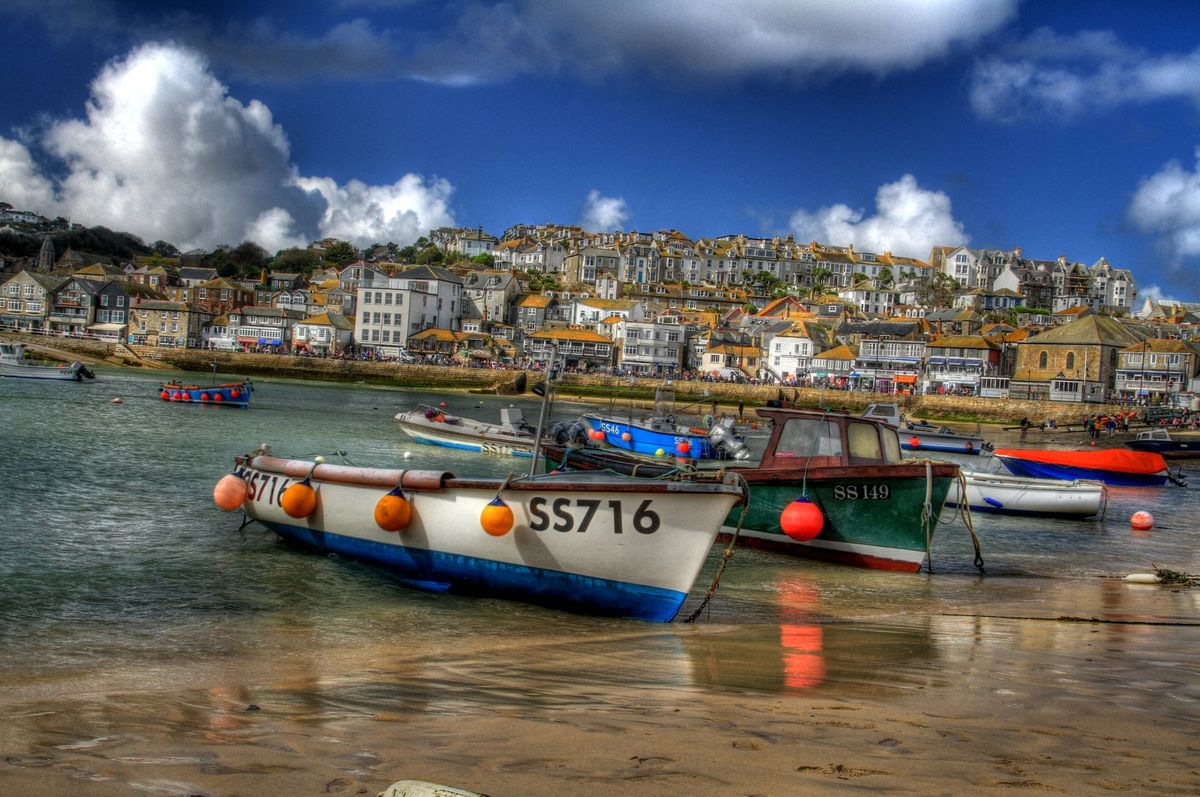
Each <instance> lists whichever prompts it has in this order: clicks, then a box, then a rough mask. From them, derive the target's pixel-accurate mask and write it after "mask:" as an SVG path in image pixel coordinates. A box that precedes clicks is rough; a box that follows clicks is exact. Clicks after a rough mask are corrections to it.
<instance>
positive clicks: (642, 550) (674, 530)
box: [214, 453, 744, 622]
mask: <svg viewBox="0 0 1200 797" xmlns="http://www.w3.org/2000/svg"><path fill="white" fill-rule="evenodd" d="M235 474H236V476H234V477H226V479H230V478H233V479H235V481H234V485H235V486H239V489H242V490H243V491H242V492H241V493H240V494H239V496H238V497H235V498H234V499H233V501H231V502H230V503H229V504H228V505H227V504H221V505H222V506H223V508H229V509H241V510H242V511H243V512H245V514H246V515H247V516H248V517H250V518H252V519H254V520H257V521H259V522H260V523H262V524H263V525H265V526H266V527H267V528H269V529H271V530H272V531H275V532H276V533H278V534H279V535H280V536H282V537H284V538H286V539H288V540H291V541H294V542H297V543H300V544H303V545H304V546H306V547H311V548H315V549H317V550H320V551H327V552H330V553H337V554H339V555H342V556H347V557H351V558H355V559H361V560H364V561H367V562H371V563H373V564H377V565H381V566H383V567H384V568H386V569H387V570H388V571H389V572H390V573H392V574H393V575H395V576H396V577H398V578H399V579H400V580H401V581H402V582H403V583H405V584H407V585H409V586H413V587H417V588H420V589H426V590H432V591H456V592H463V593H469V594H476V595H485V596H489V597H499V598H510V599H516V600H521V601H526V602H529V603H537V604H540V605H544V606H550V607H552V608H557V609H565V610H568V611H574V612H580V613H585V614H601V615H608V616H615V617H630V618H636V619H640V620H652V621H661V622H666V621H668V620H671V619H672V618H673V617H674V616H675V614H676V613H677V612H678V611H679V608H680V606H681V605H682V604H683V601H684V599H685V598H686V597H687V595H688V592H689V591H690V590H691V588H692V585H693V584H694V583H695V580H696V577H697V576H698V575H699V573H700V568H701V567H702V566H703V564H704V562H705V560H706V559H707V557H708V553H709V550H710V548H711V547H712V544H713V541H714V540H715V539H716V536H717V531H718V529H720V527H721V524H722V522H723V521H724V519H725V517H726V516H727V515H728V514H729V511H730V510H731V509H732V508H733V506H734V505H735V504H737V503H738V502H739V501H741V500H743V499H744V493H743V488H742V487H740V486H737V485H735V484H732V483H729V484H726V483H697V482H686V481H685V482H678V481H650V480H646V479H635V478H630V477H628V476H619V475H616V474H603V473H601V474H589V473H574V472H572V473H560V474H549V475H541V476H525V477H521V478H517V479H495V478H458V477H455V476H454V475H453V474H452V473H444V472H440V471H415V470H407V471H406V470H392V469H386V468H360V467H350V466H345V465H333V464H324V463H317V462H311V461H305V460H288V459H281V458H278V457H273V456H270V455H269V454H267V453H256V454H254V455H247V456H242V457H238V458H237V459H236V470H235ZM238 478H240V479H242V480H244V483H245V485H247V487H246V488H241V487H240V485H238V483H237V481H236V480H237V479H238ZM730 478H734V477H730ZM225 481H226V480H222V482H225ZM299 485H304V486H303V487H300V486H299ZM219 486H220V485H219ZM289 488H290V490H291V491H292V492H289ZM297 496H299V498H303V499H304V500H298V498H297ZM214 497H216V495H215V494H214ZM238 498H241V499H242V500H241V502H240V503H238ZM285 507H287V508H285ZM396 507H400V508H401V511H400V512H396V511H395V509H396ZM298 515H299V516H298ZM398 516H399V520H396V518H397V517H398ZM389 528H390V529H392V530H389Z"/></svg>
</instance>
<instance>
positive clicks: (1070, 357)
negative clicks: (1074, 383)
mask: <svg viewBox="0 0 1200 797" xmlns="http://www.w3.org/2000/svg"><path fill="white" fill-rule="evenodd" d="M1074 367H1075V352H1073V351H1069V352H1067V370H1068V371H1070V370H1071V369H1072V368H1074Z"/></svg>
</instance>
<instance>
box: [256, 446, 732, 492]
mask: <svg viewBox="0 0 1200 797" xmlns="http://www.w3.org/2000/svg"><path fill="white" fill-rule="evenodd" d="M234 462H236V463H237V464H238V465H242V466H244V467H247V468H251V469H253V470H258V471H264V472H266V473H275V474H278V475H281V476H290V477H293V478H311V479H313V480H314V481H319V482H329V483H332V484H344V485H347V486H352V487H375V488H393V487H396V486H397V485H401V486H403V487H404V488H405V489H411V490H426V491H434V490H453V489H474V490H496V491H497V493H499V492H500V491H502V490H503V491H505V492H507V491H510V490H511V491H515V492H534V491H539V490H540V491H546V490H547V488H550V489H553V490H554V491H558V492H598V491H599V492H620V493H647V492H649V493H720V494H727V495H736V496H739V497H743V496H742V489H741V488H740V487H739V486H738V485H737V484H729V483H726V482H724V481H721V482H717V481H702V482H693V481H652V480H646V479H636V478H634V477H627V476H620V475H617V476H615V477H614V478H612V479H611V480H607V481H598V480H596V479H595V477H591V478H588V479H581V480H580V481H578V482H571V481H568V480H567V479H565V478H564V477H563V475H562V474H555V475H554V477H553V478H548V477H547V476H546V475H541V476H534V477H529V476H522V477H520V478H515V479H502V478H497V477H465V478H460V477H457V476H455V475H454V474H453V473H451V472H450V471H430V470H405V469H395V468H364V467H356V466H352V465H333V464H330V463H318V462H311V461H309V460H303V459H285V458H283V457H275V456H269V455H261V454H260V455H257V456H255V455H249V454H241V455H238V456H236V457H234Z"/></svg>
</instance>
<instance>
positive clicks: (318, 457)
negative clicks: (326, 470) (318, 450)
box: [313, 454, 325, 462]
mask: <svg viewBox="0 0 1200 797" xmlns="http://www.w3.org/2000/svg"><path fill="white" fill-rule="evenodd" d="M313 461H314V462H324V461H325V457H323V456H321V455H320V454H318V455H317V456H315V457H313Z"/></svg>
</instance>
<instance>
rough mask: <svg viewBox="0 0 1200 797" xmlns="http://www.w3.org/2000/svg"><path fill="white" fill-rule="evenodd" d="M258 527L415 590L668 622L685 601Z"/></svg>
mask: <svg viewBox="0 0 1200 797" xmlns="http://www.w3.org/2000/svg"><path fill="white" fill-rule="evenodd" d="M263 525H265V526H266V527H267V528H269V529H271V530H273V531H274V532H276V533H277V534H279V535H280V536H282V537H286V538H287V539H290V540H294V541H296V542H299V543H301V544H303V545H306V546H310V547H313V548H317V549H318V550H322V551H331V552H333V553H337V554H341V555H342V556H347V557H350V558H352V559H360V560H362V561H365V562H371V563H372V564H377V565H381V566H383V567H385V568H387V569H388V570H389V571H390V572H391V573H393V574H395V575H396V576H398V577H399V579H400V580H401V581H402V582H403V583H405V584H407V585H410V586H413V587H417V588H419V589H426V590H433V591H444V590H453V591H455V592H464V593H468V594H474V595H487V596H490V597H499V598H512V599H515V600H520V601H525V602H528V603H536V604H539V605H541V606H549V607H551V608H554V609H565V610H567V611H572V612H578V613H581V614H601V615H607V616H613V617H632V618H635V619H639V620H652V621H656V622H668V621H670V620H671V619H672V618H673V617H674V616H675V614H676V613H677V612H678V611H679V607H680V606H682V605H683V601H684V599H685V598H686V597H687V594H686V593H683V592H676V591H675V590H669V589H663V588H661V587H649V586H644V585H640V584H628V583H624V582H620V581H612V580H609V579H603V578H595V577H592V576H581V575H577V574H574V573H563V572H561V571H558V570H546V569H543V568H537V567H529V566H528V565H518V564H511V563H509V562H495V561H491V560H489V559H480V558H477V557H473V556H463V555H461V554H450V553H443V552H440V551H428V550H424V549H421V548H407V547H404V546H402V545H389V544H385V543H380V542H374V541H371V540H363V539H359V538H358V537H348V536H345V535H342V534H334V533H332V532H326V531H315V530H312V529H307V528H304V527H302V526H292V525H288V524H285V523H275V522H267V521H264V522H263ZM401 533H403V532H401ZM480 533H482V532H480Z"/></svg>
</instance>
